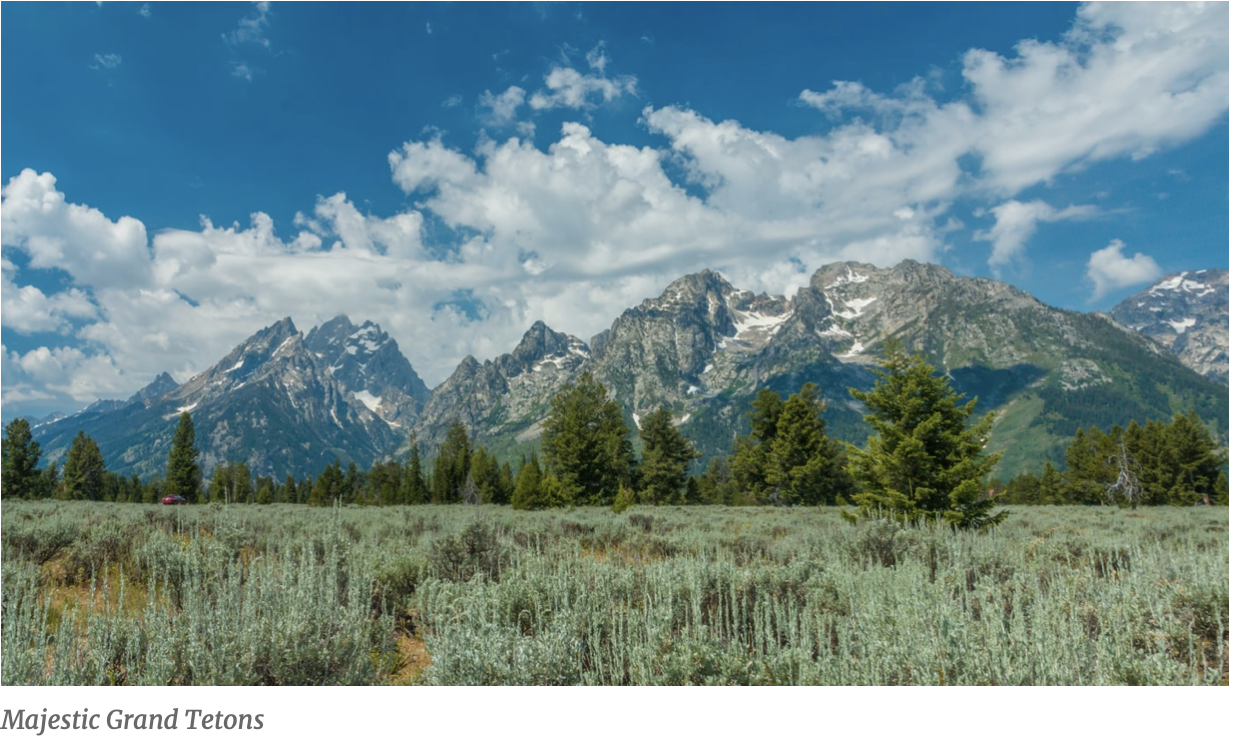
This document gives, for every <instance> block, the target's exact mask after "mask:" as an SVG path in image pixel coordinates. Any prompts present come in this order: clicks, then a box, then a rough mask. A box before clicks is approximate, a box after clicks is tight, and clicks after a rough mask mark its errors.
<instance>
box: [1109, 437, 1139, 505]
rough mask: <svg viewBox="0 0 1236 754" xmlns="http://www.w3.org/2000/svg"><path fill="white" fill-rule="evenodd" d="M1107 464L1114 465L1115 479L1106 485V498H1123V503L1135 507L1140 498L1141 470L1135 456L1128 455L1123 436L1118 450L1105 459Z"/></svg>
mask: <svg viewBox="0 0 1236 754" xmlns="http://www.w3.org/2000/svg"><path fill="white" fill-rule="evenodd" d="M1107 463H1108V464H1109V465H1114V466H1115V467H1116V472H1117V473H1116V481H1114V482H1112V483H1111V484H1109V485H1107V486H1106V491H1107V499H1108V500H1114V499H1115V498H1116V497H1118V496H1119V497H1123V498H1124V505H1125V506H1127V507H1129V508H1136V507H1137V504H1138V503H1139V502H1140V501H1141V499H1142V483H1141V480H1139V479H1138V472H1139V471H1140V470H1141V469H1140V465H1139V464H1138V463H1137V459H1136V458H1131V457H1129V449H1128V448H1127V447H1126V446H1125V443H1124V438H1121V439H1120V451H1119V452H1118V453H1116V454H1115V455H1112V456H1109V457H1108V459H1107Z"/></svg>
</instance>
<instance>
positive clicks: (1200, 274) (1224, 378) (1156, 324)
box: [1111, 270, 1228, 385]
mask: <svg viewBox="0 0 1236 754" xmlns="http://www.w3.org/2000/svg"><path fill="white" fill-rule="evenodd" d="M1227 278H1228V271H1227V270H1195V271H1190V272H1180V273H1176V274H1173V275H1168V276H1167V277H1165V278H1163V279H1162V280H1160V281H1159V282H1157V283H1155V284H1154V285H1152V286H1151V287H1149V288H1147V289H1146V290H1144V291H1141V292H1140V293H1135V294H1133V295H1132V296H1129V297H1128V298H1126V299H1125V300H1124V301H1121V302H1120V303H1119V304H1116V306H1115V307H1113V308H1112V312H1111V314H1112V318H1113V319H1115V320H1116V321H1117V322H1119V323H1120V324H1122V325H1124V326H1125V327H1130V328H1132V329H1134V330H1136V331H1138V332H1139V333H1141V334H1142V335H1145V336H1146V337H1147V338H1151V339H1153V340H1154V341H1155V342H1157V343H1159V344H1161V345H1162V346H1164V347H1165V348H1167V349H1169V350H1170V351H1171V352H1172V353H1174V354H1176V357H1177V358H1179V359H1180V361H1181V362H1183V363H1184V364H1185V365H1186V366H1188V367H1189V368H1190V369H1192V370H1194V371H1196V372H1197V373H1198V374H1202V375H1205V376H1206V377H1208V378H1210V379H1212V380H1214V381H1215V382H1218V383H1220V384H1222V385H1226V384H1228V285H1227Z"/></svg>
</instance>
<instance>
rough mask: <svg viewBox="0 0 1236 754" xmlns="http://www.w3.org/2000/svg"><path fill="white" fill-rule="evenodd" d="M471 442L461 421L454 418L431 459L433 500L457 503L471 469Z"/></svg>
mask: <svg viewBox="0 0 1236 754" xmlns="http://www.w3.org/2000/svg"><path fill="white" fill-rule="evenodd" d="M471 462H472V443H471V442H470V441H469V440H468V430H467V429H465V428H464V425H463V422H461V421H459V420H458V419H456V420H455V421H453V422H451V426H450V428H449V429H448V430H447V431H446V442H444V443H442V445H441V447H439V448H438V456H437V458H435V459H434V460H433V501H434V502H435V503H457V502H459V499H460V496H461V495H462V494H463V488H464V484H465V483H466V482H467V480H468V472H469V471H470V470H471Z"/></svg>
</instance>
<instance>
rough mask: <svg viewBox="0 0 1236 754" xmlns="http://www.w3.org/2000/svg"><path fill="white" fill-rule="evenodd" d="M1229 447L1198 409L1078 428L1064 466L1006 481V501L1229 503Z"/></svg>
mask: <svg viewBox="0 0 1236 754" xmlns="http://www.w3.org/2000/svg"><path fill="white" fill-rule="evenodd" d="M1227 462H1228V458H1227V453H1226V451H1224V450H1223V449H1222V448H1221V447H1220V446H1219V443H1218V442H1217V441H1216V440H1215V439H1214V438H1213V437H1212V436H1211V434H1210V432H1208V431H1207V429H1206V426H1205V424H1203V423H1202V420H1201V418H1200V417H1199V416H1198V415H1197V413H1196V412H1193V411H1190V412H1189V413H1188V414H1176V416H1175V417H1174V418H1173V419H1172V421H1170V422H1158V421H1148V422H1146V423H1145V425H1140V424H1138V423H1137V422H1136V421H1131V422H1129V424H1128V426H1127V427H1121V426H1119V425H1116V426H1113V427H1112V428H1111V429H1110V430H1108V431H1107V432H1103V431H1101V430H1099V429H1098V428H1097V427H1090V428H1089V429H1085V430H1083V429H1078V430H1077V434H1075V435H1074V436H1073V442H1072V443H1071V444H1070V445H1069V447H1068V448H1067V449H1066V450H1065V454H1064V469H1063V471H1060V470H1057V469H1056V467H1055V466H1054V465H1053V464H1052V462H1051V461H1046V462H1045V463H1044V464H1043V471H1042V473H1040V474H1034V473H1033V472H1025V473H1022V474H1020V475H1018V476H1017V477H1014V478H1013V480H1012V481H1010V482H1009V483H1008V487H1007V489H1006V490H1005V494H1004V498H1005V502H1007V503H1010V504H1025V505H1121V506H1127V507H1136V506H1138V505H1178V506H1179V505H1227V504H1228V477H1227V472H1226V471H1225V470H1224V469H1225V468H1226V466H1227Z"/></svg>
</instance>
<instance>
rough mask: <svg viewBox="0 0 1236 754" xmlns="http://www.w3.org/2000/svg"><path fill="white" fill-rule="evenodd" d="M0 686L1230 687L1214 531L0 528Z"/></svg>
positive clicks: (714, 526) (488, 514)
mask: <svg viewBox="0 0 1236 754" xmlns="http://www.w3.org/2000/svg"><path fill="white" fill-rule="evenodd" d="M0 512H2V514H3V522H2V526H0V530H2V533H3V641H2V644H0V648H2V653H3V657H2V664H3V678H2V681H3V683H4V684H59V685H82V684H204V685H222V684H405V683H416V684H610V685H614V684H838V685H858V684H877V685H889V684H930V685H935V684H1083V685H1093V684H1206V685H1214V684H1226V683H1227V680H1228V661H1229V649H1228V639H1229V607H1228V558H1229V554H1228V511H1227V509H1225V508H1205V509H1202V508H1188V509H1180V508H1158V509H1145V508H1143V509H1138V510H1132V511H1130V510H1119V509H1113V508H1079V507H1072V508H1060V507H1042V508H1017V509H1013V510H1012V512H1011V515H1010V516H1009V518H1008V520H1007V521H1005V522H1004V523H1003V524H1002V525H1000V526H998V527H995V528H994V529H991V530H989V531H987V532H955V531H952V530H950V529H947V528H935V527H925V526H903V525H899V524H895V523H891V522H886V521H879V520H876V521H867V522H863V523H860V524H850V523H847V522H845V521H844V520H843V519H842V518H841V516H840V515H839V514H838V511H837V510H836V509H829V508H803V509H783V508H714V507H709V508H698V507H697V508H673V509H666V508H634V509H632V510H631V511H629V512H628V513H625V514H621V515H616V514H614V513H612V512H611V511H609V510H608V509H574V510H562V511H543V512H532V513H530V512H521V511H512V510H510V509H509V508H499V507H493V506H479V507H466V506H416V507H401V508H336V509H314V508H306V507H304V506H293V505H270V506H220V505H217V504H213V505H209V506H191V507H179V508H162V507H154V506H148V505H134V504H110V503H69V502H22V501H5V502H4V503H3V507H2V509H0Z"/></svg>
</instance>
